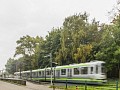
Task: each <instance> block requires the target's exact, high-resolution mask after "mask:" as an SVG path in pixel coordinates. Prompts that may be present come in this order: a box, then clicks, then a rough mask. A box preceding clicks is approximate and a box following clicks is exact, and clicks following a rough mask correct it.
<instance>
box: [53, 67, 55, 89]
mask: <svg viewBox="0 0 120 90" xmlns="http://www.w3.org/2000/svg"><path fill="white" fill-rule="evenodd" d="M53 90H55V66H54V81H53Z"/></svg>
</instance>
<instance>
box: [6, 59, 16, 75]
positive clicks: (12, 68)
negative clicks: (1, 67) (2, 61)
mask: <svg viewBox="0 0 120 90" xmlns="http://www.w3.org/2000/svg"><path fill="white" fill-rule="evenodd" d="M5 67H6V71H7V72H8V73H9V74H14V72H16V60H14V59H12V58H9V59H8V60H7V63H6V65H5Z"/></svg>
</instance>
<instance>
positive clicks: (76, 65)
mask: <svg viewBox="0 0 120 90" xmlns="http://www.w3.org/2000/svg"><path fill="white" fill-rule="evenodd" d="M100 63H105V62H104V61H97V60H93V61H90V62H86V63H79V64H70V65H63V66H56V70H59V69H66V68H75V67H76V68H77V67H80V66H81V67H86V66H92V65H96V64H100ZM45 69H46V70H51V67H48V68H44V69H36V70H32V72H38V71H44V70H45ZM29 72H30V70H28V71H22V72H21V73H29ZM19 73H20V72H15V73H14V74H19Z"/></svg>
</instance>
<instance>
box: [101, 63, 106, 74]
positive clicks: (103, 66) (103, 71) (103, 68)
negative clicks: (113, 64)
mask: <svg viewBox="0 0 120 90" xmlns="http://www.w3.org/2000/svg"><path fill="white" fill-rule="evenodd" d="M101 66H102V67H101V72H102V74H105V73H106V69H105V63H102V65H101Z"/></svg>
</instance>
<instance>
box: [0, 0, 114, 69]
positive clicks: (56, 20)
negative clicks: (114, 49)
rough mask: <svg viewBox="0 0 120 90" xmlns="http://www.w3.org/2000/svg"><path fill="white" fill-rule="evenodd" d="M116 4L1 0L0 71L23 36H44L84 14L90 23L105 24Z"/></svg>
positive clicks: (100, 0)
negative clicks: (95, 21) (87, 15)
mask: <svg viewBox="0 0 120 90" xmlns="http://www.w3.org/2000/svg"><path fill="white" fill-rule="evenodd" d="M115 5H116V0H0V69H3V68H5V67H4V65H5V64H6V62H7V60H8V59H9V58H10V57H13V55H14V53H15V47H16V41H17V40H18V39H19V38H20V37H22V36H25V35H30V36H37V35H39V36H42V37H45V36H46V35H47V34H48V31H50V30H51V29H52V27H55V28H56V27H60V26H62V23H63V21H64V18H65V17H68V16H70V15H74V14H76V13H81V12H82V13H83V12H84V11H86V12H87V13H88V14H90V20H91V19H92V18H96V20H98V21H100V22H101V23H106V22H108V21H109V18H108V17H109V15H108V12H109V11H110V10H112V8H113V7H114V6H115Z"/></svg>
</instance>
